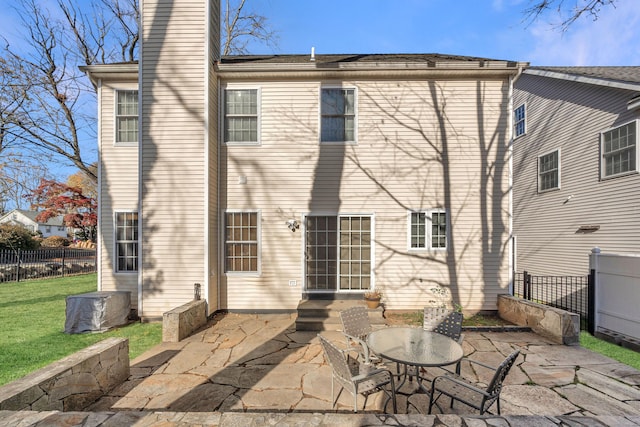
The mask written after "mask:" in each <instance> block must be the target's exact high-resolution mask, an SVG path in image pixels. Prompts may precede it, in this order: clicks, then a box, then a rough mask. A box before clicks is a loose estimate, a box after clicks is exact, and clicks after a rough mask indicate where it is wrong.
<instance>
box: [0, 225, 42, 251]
mask: <svg viewBox="0 0 640 427" xmlns="http://www.w3.org/2000/svg"><path fill="white" fill-rule="evenodd" d="M33 237H34V235H33V233H31V232H30V231H29V230H27V229H26V228H24V227H22V226H20V225H15V224H2V225H0V249H10V250H17V249H22V250H30V249H38V246H39V242H38V241H37V240H35V239H34V238H33Z"/></svg>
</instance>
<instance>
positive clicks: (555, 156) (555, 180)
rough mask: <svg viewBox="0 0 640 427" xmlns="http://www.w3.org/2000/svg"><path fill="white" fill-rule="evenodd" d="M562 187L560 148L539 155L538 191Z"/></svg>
mask: <svg viewBox="0 0 640 427" xmlns="http://www.w3.org/2000/svg"><path fill="white" fill-rule="evenodd" d="M558 188H560V150H555V151H552V152H551V153H547V154H543V155H542V156H540V157H538V192H540V193H542V192H543V191H548V190H555V189H558Z"/></svg>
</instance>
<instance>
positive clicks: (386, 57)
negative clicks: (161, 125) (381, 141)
mask: <svg viewBox="0 0 640 427" xmlns="http://www.w3.org/2000/svg"><path fill="white" fill-rule="evenodd" d="M310 58H311V55H310V54H306V55H233V56H223V57H222V58H221V59H220V63H221V64H242V63H245V64H246V63H262V64H296V63H309V62H310ZM472 61H476V62H482V61H503V60H500V59H489V58H477V57H473V56H458V55H442V54H439V53H424V54H403V53H394V54H381V53H376V54H369V53H365V54H331V55H315V62H316V63H319V64H328V63H333V64H335V63H349V62H364V63H366V62H413V63H435V62H472ZM506 62H515V61H506Z"/></svg>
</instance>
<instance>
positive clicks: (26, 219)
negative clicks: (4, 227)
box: [0, 209, 67, 239]
mask: <svg viewBox="0 0 640 427" xmlns="http://www.w3.org/2000/svg"><path fill="white" fill-rule="evenodd" d="M39 213H40V212H34V211H26V210H23V209H14V210H12V211H10V212H7V213H6V214H4V215H3V216H1V217H0V224H16V225H20V226H22V227H24V228H26V229H27V230H29V231H31V232H33V233H41V234H42V237H43V238H45V239H46V238H47V237H51V236H60V237H64V238H65V239H66V238H67V227H66V226H65V225H64V223H63V222H62V216H57V217H55V218H51V219H49V221H47V222H38V221H36V216H38V214H39Z"/></svg>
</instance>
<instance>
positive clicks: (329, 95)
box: [320, 87, 356, 142]
mask: <svg viewBox="0 0 640 427" xmlns="http://www.w3.org/2000/svg"><path fill="white" fill-rule="evenodd" d="M320 102H321V107H320V111H321V118H320V142H355V141H356V90H355V89H353V88H332V87H323V88H322V89H321V94H320Z"/></svg>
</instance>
